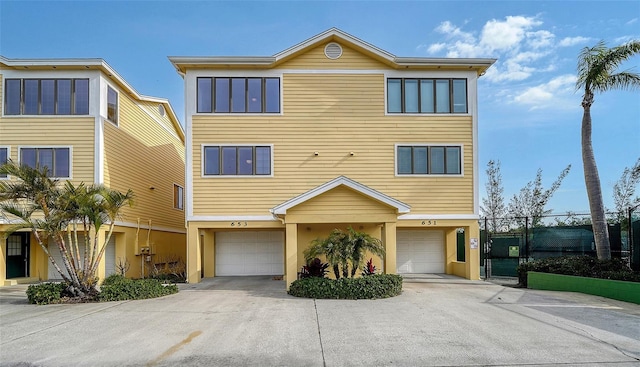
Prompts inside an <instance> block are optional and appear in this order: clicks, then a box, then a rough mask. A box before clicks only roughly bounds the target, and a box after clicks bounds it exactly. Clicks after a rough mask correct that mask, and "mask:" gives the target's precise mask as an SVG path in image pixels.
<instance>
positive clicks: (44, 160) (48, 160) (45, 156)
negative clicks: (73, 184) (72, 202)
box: [36, 148, 56, 177]
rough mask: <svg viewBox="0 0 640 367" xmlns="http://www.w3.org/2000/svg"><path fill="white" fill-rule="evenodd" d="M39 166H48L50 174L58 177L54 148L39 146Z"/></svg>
mask: <svg viewBox="0 0 640 367" xmlns="http://www.w3.org/2000/svg"><path fill="white" fill-rule="evenodd" d="M36 166H37V167H38V168H44V167H47V171H48V172H49V175H51V176H53V177H56V175H55V171H54V169H53V149H51V148H39V149H38V163H37V164H36Z"/></svg>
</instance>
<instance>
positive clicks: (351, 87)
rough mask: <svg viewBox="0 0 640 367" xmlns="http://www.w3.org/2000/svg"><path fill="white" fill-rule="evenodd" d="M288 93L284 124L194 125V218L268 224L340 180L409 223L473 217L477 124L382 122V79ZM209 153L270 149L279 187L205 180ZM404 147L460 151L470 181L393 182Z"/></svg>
mask: <svg viewBox="0 0 640 367" xmlns="http://www.w3.org/2000/svg"><path fill="white" fill-rule="evenodd" d="M283 90H284V95H283V100H284V111H283V112H284V113H283V115H278V116H212V115H210V116H194V117H193V145H192V149H193V167H194V168H193V176H194V183H193V194H194V215H234V214H236V215H249V214H251V215H265V214H268V210H269V209H270V208H272V207H274V206H276V205H278V204H280V203H282V202H284V201H286V200H288V199H290V198H292V197H294V196H297V195H299V194H302V193H304V192H306V191H308V190H310V189H312V188H314V187H316V186H318V185H321V184H323V183H325V182H327V181H329V180H331V179H334V178H336V177H337V176H340V175H345V176H347V177H349V178H351V179H353V180H356V181H358V182H360V183H362V184H365V185H367V186H369V187H371V188H373V189H375V190H378V191H380V192H382V193H384V194H386V195H389V196H391V197H394V198H395V199H398V200H401V201H403V202H405V203H407V204H409V205H410V206H411V212H412V213H431V214H469V213H473V166H472V164H473V129H472V117H471V116H444V115H437V116H416V115H413V116H385V114H384V113H385V111H384V76H383V75H381V74H380V75H375V74H372V75H333V74H324V75H317V74H315V75H311V74H295V75H290V74H285V75H284V77H283ZM208 143H227V144H254V143H255V144H273V145H274V161H275V163H274V177H268V178H266V177H265V178H258V177H252V178H219V177H218V178H202V177H201V146H202V144H208ZM401 143H432V144H462V145H463V152H464V160H463V170H464V176H463V177H396V176H395V144H401ZM316 151H317V152H318V153H319V155H318V156H314V152H316ZM350 152H354V155H353V156H351V155H350Z"/></svg>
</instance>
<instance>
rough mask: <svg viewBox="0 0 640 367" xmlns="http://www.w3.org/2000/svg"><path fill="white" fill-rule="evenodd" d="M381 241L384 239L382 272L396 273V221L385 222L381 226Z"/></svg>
mask: <svg viewBox="0 0 640 367" xmlns="http://www.w3.org/2000/svg"><path fill="white" fill-rule="evenodd" d="M382 241H384V250H385V253H386V254H385V256H384V272H385V274H395V273H396V257H397V255H396V223H395V222H387V223H385V224H384V227H382Z"/></svg>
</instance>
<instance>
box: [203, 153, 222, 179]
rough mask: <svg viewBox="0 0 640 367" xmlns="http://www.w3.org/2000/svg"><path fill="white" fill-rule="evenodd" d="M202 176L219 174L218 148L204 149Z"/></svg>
mask: <svg viewBox="0 0 640 367" xmlns="http://www.w3.org/2000/svg"><path fill="white" fill-rule="evenodd" d="M204 174H205V175H219V174H220V147H205V148H204Z"/></svg>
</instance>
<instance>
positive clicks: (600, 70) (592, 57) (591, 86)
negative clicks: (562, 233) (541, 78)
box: [576, 40, 640, 259]
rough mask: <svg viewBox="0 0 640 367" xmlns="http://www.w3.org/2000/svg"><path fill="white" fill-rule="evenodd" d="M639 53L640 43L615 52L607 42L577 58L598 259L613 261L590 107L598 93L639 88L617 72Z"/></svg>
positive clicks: (639, 78) (639, 80) (636, 80)
mask: <svg viewBox="0 0 640 367" xmlns="http://www.w3.org/2000/svg"><path fill="white" fill-rule="evenodd" d="M638 53H640V41H638V40H634V41H631V42H628V43H625V44H624V45H621V46H617V47H613V48H607V47H606V46H605V44H604V42H603V41H600V42H599V43H598V44H597V45H595V46H594V47H585V48H584V49H583V50H582V51H581V52H580V55H579V57H578V79H577V81H576V89H584V95H583V97H582V108H583V109H584V113H583V115H582V164H583V166H584V180H585V184H586V187H587V195H588V197H589V208H590V211H591V221H592V223H593V235H594V238H595V244H596V251H597V253H598V258H599V259H609V258H611V246H610V243H609V231H608V229H607V221H606V217H605V209H604V204H603V201H602V189H601V187H600V177H599V175H598V168H597V166H596V161H595V157H594V154H593V146H592V143H591V105H592V104H593V100H594V94H595V93H596V92H606V91H608V90H611V89H634V88H638V87H640V75H639V74H637V73H632V72H630V71H622V72H617V68H618V67H619V66H620V65H621V64H622V63H623V62H625V61H627V60H628V59H629V58H631V57H633V56H634V55H637V54H638Z"/></svg>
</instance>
